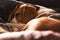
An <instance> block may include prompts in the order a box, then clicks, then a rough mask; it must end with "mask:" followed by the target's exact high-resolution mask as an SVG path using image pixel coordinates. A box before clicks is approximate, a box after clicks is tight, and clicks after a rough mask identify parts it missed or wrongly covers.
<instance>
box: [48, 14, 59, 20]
mask: <svg viewBox="0 0 60 40" xmlns="http://www.w3.org/2000/svg"><path fill="white" fill-rule="evenodd" d="M48 17H49V18H55V19H60V13H58V14H52V15H50V16H48Z"/></svg>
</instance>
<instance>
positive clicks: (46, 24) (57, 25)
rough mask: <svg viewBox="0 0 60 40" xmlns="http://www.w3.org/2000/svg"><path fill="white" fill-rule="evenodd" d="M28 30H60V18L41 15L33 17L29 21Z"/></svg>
mask: <svg viewBox="0 0 60 40" xmlns="http://www.w3.org/2000/svg"><path fill="white" fill-rule="evenodd" d="M25 28H26V30H27V31H28V30H40V31H41V30H52V31H56V32H60V20H58V19H53V18H48V17H41V18H37V19H33V20H31V21H29V22H28V23H27V24H26V26H25Z"/></svg>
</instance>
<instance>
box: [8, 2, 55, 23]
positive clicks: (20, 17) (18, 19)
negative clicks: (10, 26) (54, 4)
mask: <svg viewBox="0 0 60 40" xmlns="http://www.w3.org/2000/svg"><path fill="white" fill-rule="evenodd" d="M55 12H56V11H55V10H53V9H50V8H46V7H43V6H39V5H33V4H29V3H24V4H22V5H21V6H19V8H18V9H17V11H15V12H14V13H12V14H13V16H14V17H13V18H12V15H10V19H9V20H8V22H11V23H24V24H26V23H27V22H28V21H30V20H31V19H34V18H38V17H41V16H48V15H51V14H54V13H55Z"/></svg>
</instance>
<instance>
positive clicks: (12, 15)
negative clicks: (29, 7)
mask: <svg viewBox="0 0 60 40" xmlns="http://www.w3.org/2000/svg"><path fill="white" fill-rule="evenodd" d="M17 3H18V5H17V6H16V7H15V9H14V10H13V11H12V12H11V13H10V15H9V17H8V22H10V21H11V20H12V18H13V17H14V15H15V13H16V11H17V10H18V8H19V7H20V6H21V5H22V4H24V2H21V1H17Z"/></svg>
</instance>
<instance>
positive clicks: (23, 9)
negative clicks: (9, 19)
mask: <svg viewBox="0 0 60 40" xmlns="http://www.w3.org/2000/svg"><path fill="white" fill-rule="evenodd" d="M37 15H38V14H37V10H36V8H35V7H34V6H33V5H32V4H23V5H21V6H19V8H18V9H17V10H16V11H15V13H14V14H13V16H14V17H15V19H16V21H17V23H20V22H21V23H27V22H28V21H30V20H31V19H33V18H35V17H36V16H37Z"/></svg>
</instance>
